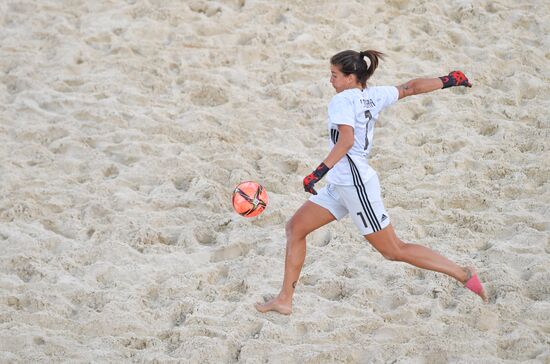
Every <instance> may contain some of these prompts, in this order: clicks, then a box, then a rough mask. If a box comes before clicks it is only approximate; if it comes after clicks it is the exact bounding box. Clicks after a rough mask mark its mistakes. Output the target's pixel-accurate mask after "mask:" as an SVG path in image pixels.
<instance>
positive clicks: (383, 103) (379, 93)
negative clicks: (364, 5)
mask: <svg viewBox="0 0 550 364" xmlns="http://www.w3.org/2000/svg"><path fill="white" fill-rule="evenodd" d="M372 89H373V90H372V91H373V92H374V93H375V95H376V96H375V99H376V100H375V103H376V105H377V106H378V105H380V108H381V109H383V108H385V107H388V106H390V105H393V104H395V103H396V102H397V100H399V90H398V89H397V87H395V86H375V87H373V88H372Z"/></svg>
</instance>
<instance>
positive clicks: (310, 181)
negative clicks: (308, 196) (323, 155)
mask: <svg viewBox="0 0 550 364" xmlns="http://www.w3.org/2000/svg"><path fill="white" fill-rule="evenodd" d="M329 169H330V168H328V167H327V165H326V164H325V163H321V164H319V166H318V167H317V168H315V170H314V171H313V172H311V173H310V174H308V175H307V176H306V177H305V178H304V190H305V191H306V192H309V193H312V194H314V195H316V194H317V191H315V189H314V188H313V186H315V184H316V183H317V182H319V180H320V179H321V178H323V176H324V175H325V174H327V172H328V171H329Z"/></svg>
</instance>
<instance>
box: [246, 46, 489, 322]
mask: <svg viewBox="0 0 550 364" xmlns="http://www.w3.org/2000/svg"><path fill="white" fill-rule="evenodd" d="M365 57H367V58H368V59H369V64H367V62H366V61H365V59H364V58H365ZM381 57H382V53H380V52H377V51H373V50H368V51H364V52H356V51H352V50H347V51H343V52H340V53H338V54H336V55H334V56H333V57H332V58H331V59H330V63H331V66H330V71H331V78H330V82H331V84H332V86H333V87H334V89H335V90H336V95H335V96H334V97H333V98H332V100H331V101H330V104H329V106H328V127H329V131H330V133H329V134H330V152H329V153H328V155H327V157H326V158H325V160H324V161H323V162H322V163H321V164H319V166H318V167H317V168H316V169H315V170H314V171H313V172H312V173H310V174H309V175H308V176H306V177H305V178H304V189H305V191H306V192H309V193H311V194H312V196H311V197H310V199H309V200H308V201H306V202H305V203H304V204H303V205H302V206H301V207H300V208H299V209H298V211H296V213H295V214H294V216H293V217H292V218H291V219H290V221H289V222H288V223H287V224H286V237H287V246H286V257H285V272H284V278H283V286H282V288H281V291H280V292H279V294H278V296H277V297H275V298H273V299H272V300H270V301H268V302H265V303H256V305H255V307H256V309H257V310H258V311H260V312H267V311H277V312H279V313H282V314H287V315H288V314H290V313H291V312H292V296H293V295H294V289H295V288H296V283H297V282H298V278H299V276H300V271H301V270H302V266H303V264H304V259H305V255H306V236H307V235H308V234H309V233H311V232H312V231H314V230H316V229H318V228H320V227H321V226H324V225H326V224H328V223H330V222H332V221H334V220H340V219H341V218H343V217H344V216H346V215H347V214H350V216H351V218H352V220H353V222H354V223H355V225H356V226H357V228H358V229H359V231H360V232H361V234H362V235H363V236H364V237H365V238H366V239H367V240H368V241H369V243H370V244H372V246H373V247H374V248H375V249H376V250H378V251H379V252H380V253H381V254H382V255H383V256H384V257H385V258H387V259H389V260H395V261H401V262H406V263H409V264H412V265H414V266H416V267H419V268H424V269H429V270H432V271H436V272H441V273H445V274H447V275H449V276H451V277H453V278H455V279H456V280H457V281H459V282H461V283H463V284H464V285H465V287H466V288H468V289H470V290H471V291H473V292H474V293H476V294H477V295H479V296H480V297H481V298H482V299H483V301H485V302H486V301H487V296H486V294H485V290H484V289H483V286H482V285H481V282H480V281H479V278H478V276H477V273H476V271H475V270H474V268H472V267H460V266H458V265H457V264H456V263H454V262H452V261H450V260H449V259H447V258H445V257H443V256H441V255H440V254H438V253H436V252H434V251H432V250H431V249H429V248H426V247H424V246H421V245H416V244H409V243H406V242H404V241H402V240H400V239H399V238H398V237H397V235H396V234H395V231H394V229H393V227H392V225H391V223H390V218H389V214H388V213H387V212H386V210H385V208H384V204H383V202H382V197H381V194H380V185H379V181H378V176H377V174H376V171H374V170H373V169H372V168H371V167H370V166H369V164H368V162H367V156H368V154H369V152H370V150H371V147H372V140H373V136H374V124H375V123H376V120H377V119H378V114H379V113H380V111H382V110H383V109H385V108H386V107H388V106H390V105H392V104H393V103H395V102H396V101H397V100H399V99H402V98H404V97H407V96H412V95H418V94H422V93H426V92H431V91H435V90H439V89H442V88H448V87H453V86H466V87H472V84H471V83H470V82H469V81H468V78H466V76H465V75H464V73H462V72H461V71H453V72H451V73H449V74H448V75H447V76H443V77H437V78H418V79H414V80H411V81H409V82H407V83H404V84H402V85H400V86H397V87H394V86H383V87H367V81H368V79H369V78H370V77H371V76H372V74H373V73H374V71H375V70H376V68H377V66H378V61H379V59H380V58H381ZM325 175H326V179H327V185H326V186H325V187H323V188H321V189H320V190H319V192H317V191H316V190H315V188H314V186H315V184H316V183H317V182H318V181H319V180H320V179H321V178H323V177H324V176H325Z"/></svg>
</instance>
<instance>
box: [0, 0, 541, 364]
mask: <svg viewBox="0 0 550 364" xmlns="http://www.w3.org/2000/svg"><path fill="white" fill-rule="evenodd" d="M549 34H550V3H549V2H548V1H543V0H532V1H529V0H527V1H515V0H495V1H490V0H480V1H473V0H457V1H449V0H445V1H438V2H435V1H413V0H373V1H368V2H367V1H341V2H338V1H311V0H307V1H301V2H295V1H289V0H287V1H267V0H257V1H252V0H233V1H231V0H227V1H172V0H169V1H158V0H126V1H122V0H119V1H114V0H112V1H106V0H103V1H83V0H67V1H55V0H44V1H42V0H40V1H39V0H23V1H15V0H2V1H0V362H2V363H31V362H41V363H60V362H70V363H91V362H93V363H108V362H109V363H117V362H136V363H153V362H156V363H232V362H243V363H262V362H264V363H266V362H267V363H300V364H303V363H516V362H527V363H550V264H549V263H550V184H549V180H550V120H549V116H548V115H549V110H550V101H549V100H550V87H549V85H550V37H549ZM345 49H355V50H365V49H376V50H380V51H382V52H385V53H386V55H387V57H386V59H385V61H383V62H382V63H381V65H380V68H379V70H378V71H377V72H376V73H375V75H374V77H373V78H372V79H371V82H370V84H371V85H398V84H401V83H404V82H406V81H408V80H410V79H412V78H416V77H428V76H430V77H432V76H442V75H445V74H447V73H448V72H449V71H452V70H454V69H462V70H463V71H464V72H465V73H466V74H467V75H468V76H469V78H470V79H471V81H472V82H473V84H474V87H473V88H472V89H464V88H453V89H450V90H441V91H436V92H434V93H431V94H428V95H421V96H416V97H413V98H408V99H405V100H403V101H400V102H399V103H397V104H396V105H395V106H392V107H391V108H390V109H388V110H386V111H385V112H384V113H383V114H382V116H381V118H380V123H379V124H378V126H377V129H376V132H375V140H374V148H373V151H372V155H371V156H370V160H371V164H372V166H373V167H374V168H375V169H376V170H377V171H378V173H379V176H380V180H381V185H382V189H383V196H384V199H385V205H386V208H387V209H388V211H389V213H390V216H391V219H392V223H393V224H394V226H395V228H396V231H397V232H398V234H399V235H400V237H401V238H402V239H403V240H406V241H410V242H416V243H420V244H424V245H427V246H429V247H431V248H432V249H434V250H436V251H439V252H441V253H442V254H444V255H445V256H447V257H449V258H451V259H453V260H455V261H456V262H458V263H460V264H464V265H466V264H469V265H474V266H476V267H477V269H478V271H479V274H480V277H481V279H482V281H484V282H485V286H486V289H487V290H488V293H489V303H488V304H486V305H484V304H483V303H482V302H481V300H480V299H479V298H478V297H476V296H475V295H473V294H472V293H470V292H469V291H467V290H466V289H464V288H463V287H461V286H460V285H459V284H458V283H457V282H456V281H454V280H452V279H450V278H448V277H447V276H444V275H441V274H436V273H432V272H429V271H423V270H420V269H417V268H415V267H412V266H409V265H406V264H404V263H397V262H391V261H388V260H385V259H384V258H383V257H382V256H381V255H380V254H379V253H377V252H376V251H375V250H374V249H373V248H371V247H370V246H369V245H368V244H367V243H366V242H365V241H364V239H363V238H362V237H361V236H359V235H358V234H357V232H356V230H355V227H354V226H353V225H352V223H351V221H350V220H349V219H346V220H344V221H341V222H338V223H334V224H332V225H329V226H327V227H325V228H322V229H321V230H319V231H317V232H315V233H314V234H312V235H311V236H310V238H309V240H308V255H307V258H306V262H305V265H304V268H303V271H302V277H301V280H300V281H299V284H298V286H297V291H296V295H295V298H294V312H293V314H292V315H290V316H282V315H278V314H275V313H268V314H265V315H263V314H260V313H258V312H256V310H255V309H254V307H253V304H254V302H256V301H261V300H263V299H267V298H269V297H272V296H273V295H275V294H276V293H277V292H278V290H279V288H280V285H281V281H282V274H283V263H284V249H285V233H284V225H285V222H286V221H287V220H288V218H289V217H290V216H291V215H292V214H293V213H294V211H295V210H296V209H297V208H298V207H299V206H300V205H301V204H302V203H303V202H304V201H305V200H306V198H307V197H308V196H307V195H306V194H305V193H304V192H303V189H302V178H303V177H304V176H305V175H306V174H308V173H309V172H310V171H311V170H312V169H313V168H314V167H315V166H316V165H317V164H318V163H319V162H320V161H321V160H322V159H323V158H324V157H325V156H326V153H327V144H328V137H327V131H326V107H327V104H328V102H329V100H330V98H331V97H332V96H333V94H334V90H333V89H332V87H331V86H330V84H329V77H330V72H329V63H328V60H329V58H330V57H331V56H332V55H333V54H335V53H336V52H339V51H341V50H345ZM243 180H254V181H258V182H260V183H261V184H263V185H264V186H265V188H266V189H267V191H268V193H269V198H270V204H269V206H268V208H267V210H266V211H265V212H264V213H263V214H262V215H261V216H259V217H257V218H253V219H245V218H242V217H240V216H238V215H236V214H235V213H234V212H233V211H232V208H231V204H230V198H231V193H232V190H233V188H234V187H235V186H236V185H237V183H239V182H240V181H243ZM320 184H321V185H323V184H324V182H321V183H320Z"/></svg>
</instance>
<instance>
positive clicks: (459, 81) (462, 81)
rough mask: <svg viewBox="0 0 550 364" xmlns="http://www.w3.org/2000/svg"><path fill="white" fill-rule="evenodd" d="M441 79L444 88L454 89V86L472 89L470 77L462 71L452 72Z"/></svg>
mask: <svg viewBox="0 0 550 364" xmlns="http://www.w3.org/2000/svg"><path fill="white" fill-rule="evenodd" d="M439 79H440V80H441V81H442V82H443V87H442V88H447V87H453V86H466V87H472V84H471V83H470V81H468V77H466V75H465V74H464V73H462V71H453V72H450V73H449V74H448V75H447V76H441V77H439Z"/></svg>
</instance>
